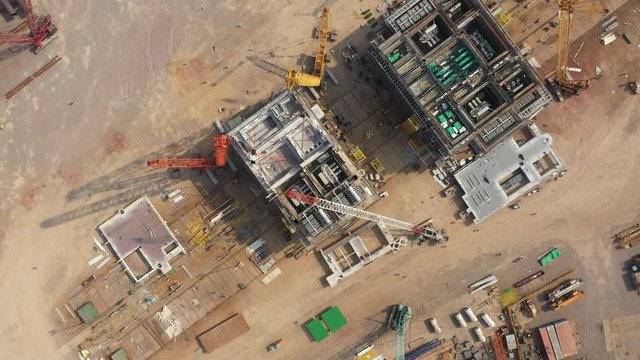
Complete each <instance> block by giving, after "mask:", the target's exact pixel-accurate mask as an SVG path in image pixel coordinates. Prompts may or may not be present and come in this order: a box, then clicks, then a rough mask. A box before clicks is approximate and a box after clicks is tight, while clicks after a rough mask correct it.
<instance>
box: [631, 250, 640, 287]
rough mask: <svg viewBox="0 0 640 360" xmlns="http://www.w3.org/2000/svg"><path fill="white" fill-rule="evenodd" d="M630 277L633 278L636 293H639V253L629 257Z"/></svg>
mask: <svg viewBox="0 0 640 360" xmlns="http://www.w3.org/2000/svg"><path fill="white" fill-rule="evenodd" d="M630 270H631V278H632V279H633V284H634V285H635V287H636V289H637V290H638V294H640V254H638V255H636V256H634V257H632V258H631V268H630Z"/></svg>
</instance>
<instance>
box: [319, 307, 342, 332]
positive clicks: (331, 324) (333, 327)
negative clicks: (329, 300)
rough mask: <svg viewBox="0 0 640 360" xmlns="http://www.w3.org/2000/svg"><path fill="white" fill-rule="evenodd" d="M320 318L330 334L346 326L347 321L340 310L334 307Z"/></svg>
mask: <svg viewBox="0 0 640 360" xmlns="http://www.w3.org/2000/svg"><path fill="white" fill-rule="evenodd" d="M320 317H321V318H322V321H324V323H325V324H327V327H328V328H329V331H331V332H332V333H333V332H336V331H338V330H340V328H342V327H344V326H345V325H347V319H345V318H344V315H342V312H341V311H340V309H338V308H337V307H335V306H334V307H332V308H330V309H329V310H327V311H325V312H323V313H322V315H320Z"/></svg>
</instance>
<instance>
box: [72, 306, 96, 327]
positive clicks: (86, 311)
mask: <svg viewBox="0 0 640 360" xmlns="http://www.w3.org/2000/svg"><path fill="white" fill-rule="evenodd" d="M76 313H77V314H78V316H79V317H80V319H82V322H83V323H85V324H91V323H92V322H93V320H95V319H96V318H97V317H98V316H100V313H99V312H98V309H96V307H95V305H93V303H92V302H91V301H87V302H86V303H84V304H82V306H80V307H79V308H78V309H76Z"/></svg>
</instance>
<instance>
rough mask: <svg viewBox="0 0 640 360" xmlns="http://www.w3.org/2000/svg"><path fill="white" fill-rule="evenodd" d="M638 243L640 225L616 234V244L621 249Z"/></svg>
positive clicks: (639, 239)
mask: <svg viewBox="0 0 640 360" xmlns="http://www.w3.org/2000/svg"><path fill="white" fill-rule="evenodd" d="M637 241H640V224H635V225H633V226H631V227H629V228H627V229H625V230H623V231H621V232H619V233H617V234H616V242H617V243H618V247H619V248H621V249H626V248H628V247H630V246H632V245H633V244H634V243H635V242H637Z"/></svg>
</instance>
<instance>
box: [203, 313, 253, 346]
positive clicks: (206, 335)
mask: <svg viewBox="0 0 640 360" xmlns="http://www.w3.org/2000/svg"><path fill="white" fill-rule="evenodd" d="M247 331H249V324H247V321H246V320H245V319H244V317H243V316H242V314H235V315H233V316H231V317H230V318H228V319H227V320H225V321H223V322H221V323H219V324H218V325H216V326H214V327H212V328H211V329H209V330H207V331H205V332H203V333H202V334H200V335H198V341H199V342H200V345H201V346H202V349H203V350H204V352H212V351H214V350H216V349H218V348H220V347H221V346H223V345H225V344H226V343H228V342H230V341H231V340H233V339H235V338H237V337H238V336H240V335H242V334H244V333H246V332H247Z"/></svg>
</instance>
